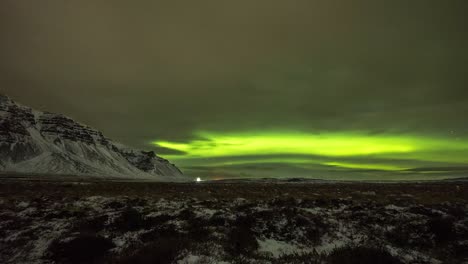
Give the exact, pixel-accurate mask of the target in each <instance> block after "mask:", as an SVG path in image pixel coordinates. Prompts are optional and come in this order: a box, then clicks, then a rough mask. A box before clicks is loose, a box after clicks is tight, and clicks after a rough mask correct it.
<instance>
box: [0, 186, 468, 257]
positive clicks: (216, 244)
mask: <svg viewBox="0 0 468 264" xmlns="http://www.w3.org/2000/svg"><path fill="white" fill-rule="evenodd" d="M467 201H468V184H466V183H463V182H433V183H399V184H377V183H373V184H364V183H333V184H332V183H271V182H270V183H265V182H244V183H242V182H241V183H228V182H218V183H201V184H196V183H190V184H188V183H186V184H171V183H138V182H106V181H94V182H90V181H83V182H64V181H27V180H20V181H18V180H4V181H3V182H2V183H1V184H0V262H1V263H361V264H365V263H463V262H465V261H467V260H468V254H467V253H468V206H467Z"/></svg>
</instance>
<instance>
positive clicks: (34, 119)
mask: <svg viewBox="0 0 468 264" xmlns="http://www.w3.org/2000/svg"><path fill="white" fill-rule="evenodd" d="M0 171H4V172H5V171H6V172H19V173H48V174H70V175H93V176H105V177H120V178H140V179H142V178H145V179H155V180H158V179H159V180H176V179H182V178H183V177H182V172H181V171H180V170H179V169H178V168H177V167H176V166H174V165H173V164H171V163H169V162H168V161H167V160H165V159H162V158H160V157H158V156H156V154H155V153H154V152H151V151H150V152H145V151H138V150H133V149H130V148H128V147H125V146H123V145H121V144H119V143H115V142H113V141H111V140H110V139H108V138H106V137H105V136H104V135H103V134H102V133H101V132H99V131H98V130H96V129H93V128H90V127H88V126H86V125H83V124H80V123H78V122H76V121H74V120H72V119H71V118H68V117H66V116H64V115H60V114H53V113H48V112H40V111H36V110H34V109H31V108H29V107H26V106H22V105H20V104H17V103H16V102H14V101H13V100H11V99H10V98H9V97H7V96H4V95H0Z"/></svg>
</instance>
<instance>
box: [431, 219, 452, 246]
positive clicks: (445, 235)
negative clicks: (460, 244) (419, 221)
mask: <svg viewBox="0 0 468 264" xmlns="http://www.w3.org/2000/svg"><path fill="white" fill-rule="evenodd" d="M453 222H454V220H453V218H451V217H434V218H432V219H431V220H429V222H428V224H427V225H428V228H429V231H430V232H432V233H433V234H434V236H435V237H434V238H435V240H436V242H438V243H443V242H449V241H452V240H455V238H456V233H455V227H454V223H453Z"/></svg>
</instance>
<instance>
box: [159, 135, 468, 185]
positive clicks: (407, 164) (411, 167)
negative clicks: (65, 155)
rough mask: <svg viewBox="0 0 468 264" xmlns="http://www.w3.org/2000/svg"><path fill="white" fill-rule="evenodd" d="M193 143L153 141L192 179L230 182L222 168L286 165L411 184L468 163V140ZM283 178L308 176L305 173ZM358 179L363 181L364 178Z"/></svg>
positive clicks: (213, 139) (252, 138)
mask: <svg viewBox="0 0 468 264" xmlns="http://www.w3.org/2000/svg"><path fill="white" fill-rule="evenodd" d="M194 137H195V138H196V139H193V140H190V141H187V142H170V141H154V142H152V144H154V145H156V146H158V147H162V148H165V149H169V150H173V151H174V152H175V153H177V154H172V155H166V157H167V158H169V159H171V160H174V161H175V162H176V163H177V164H180V165H181V166H183V167H185V168H186V169H188V170H189V171H191V172H192V173H195V174H196V173H197V172H196V170H195V171H192V168H196V169H198V170H202V169H203V167H204V169H210V168H217V169H216V170H215V171H214V172H213V171H212V170H211V172H212V173H211V175H209V177H214V178H224V177H230V176H233V175H227V176H226V175H225V174H226V171H224V170H223V169H222V168H228V167H230V168H231V171H233V168H236V167H237V168H239V167H240V168H243V169H241V171H243V172H240V173H241V175H242V174H243V175H244V176H256V174H255V173H256V170H258V169H259V168H256V167H255V166H253V165H266V164H274V165H275V166H278V165H281V164H283V165H287V166H296V167H299V168H303V169H305V170H306V171H307V168H310V169H311V170H313V171H315V172H318V171H328V172H333V171H337V172H343V170H347V171H348V172H353V171H354V172H361V173H362V172H366V173H369V172H372V173H373V174H374V176H373V177H372V178H373V179H379V175H391V174H393V176H392V177H393V178H395V174H400V176H402V177H403V178H402V179H408V180H410V179H420V177H415V176H414V175H412V174H415V172H416V171H417V172H418V173H417V174H418V175H419V176H421V175H424V178H427V174H434V175H437V176H440V174H445V175H446V177H450V176H452V177H453V176H454V174H453V173H452V174H447V173H448V172H451V171H453V170H456V171H458V172H460V171H463V170H464V169H465V167H464V165H465V164H466V163H467V162H468V160H467V158H466V157H468V140H466V139H464V138H463V139H462V138H459V137H454V138H443V137H429V136H416V135H379V134H365V133H362V132H361V133H358V132H349V133H343V132H340V133H304V132H287V131H266V132H261V131H256V132H239V133H214V132H197V133H195V135H194ZM194 165H202V166H194ZM245 171H248V173H246V172H245ZM205 173H206V172H205ZM312 174H313V173H312ZM273 175H274V173H273V174H272V176H273ZM204 176H206V175H204ZM265 176H268V175H265ZM283 176H289V177H307V176H309V175H307V172H304V171H302V172H301V173H299V174H294V173H292V175H283ZM318 177H319V178H322V177H321V176H320V175H318ZM339 177H342V176H339ZM356 177H357V178H358V179H359V178H363V177H362V175H357V176H356V175H355V178H356ZM328 178H329V177H328ZM352 178H353V177H350V179H352ZM364 178H366V177H364Z"/></svg>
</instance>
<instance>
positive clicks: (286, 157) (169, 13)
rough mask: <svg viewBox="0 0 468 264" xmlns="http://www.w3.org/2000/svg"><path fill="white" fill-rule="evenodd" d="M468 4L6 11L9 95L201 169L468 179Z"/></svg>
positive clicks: (1, 31)
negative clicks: (463, 177)
mask: <svg viewBox="0 0 468 264" xmlns="http://www.w3.org/2000/svg"><path fill="white" fill-rule="evenodd" d="M467 13H468V2H467V1H466V0H411V1H409V0H404V1H395V0H392V1H390V0H388V1H383V0H357V1H348V0H323V1H312V0H307V1H306V0H304V1H294V0H291V1H283V0H249V1H242V0H241V1H220V0H217V1H174V0H171V1H149V0H148V1H116V0H114V1H47V0H46V1H35V0H30V1H27V0H23V1H17V0H2V1H1V2H0V38H1V39H0V40H1V41H0V81H1V83H0V92H2V93H6V94H8V95H9V96H10V97H12V98H13V99H15V100H17V101H19V102H21V103H23V104H27V105H30V106H32V107H35V108H38V109H41V110H47V111H52V112H59V113H64V114H66V115H69V116H71V117H73V118H74V119H76V120H79V121H80V122H82V123H86V124H88V125H91V126H93V127H96V128H98V129H99V130H101V131H103V133H104V134H105V135H107V136H108V137H110V138H113V139H115V140H117V141H120V142H122V143H124V144H127V145H130V146H132V147H137V148H142V149H148V150H155V151H156V152H157V153H158V154H159V155H161V156H163V157H165V158H168V159H170V160H171V161H172V162H173V163H175V164H176V165H178V166H179V167H181V169H182V170H183V171H184V172H185V173H186V174H187V175H189V176H193V177H202V178H214V179H219V178H229V177H310V178H329V179H398V180H404V179H432V178H443V177H462V176H468V119H467V117H468V65H467V64H468V48H467V47H468V33H467V32H468V31H467V25H468V16H467V15H466V14H467Z"/></svg>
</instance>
